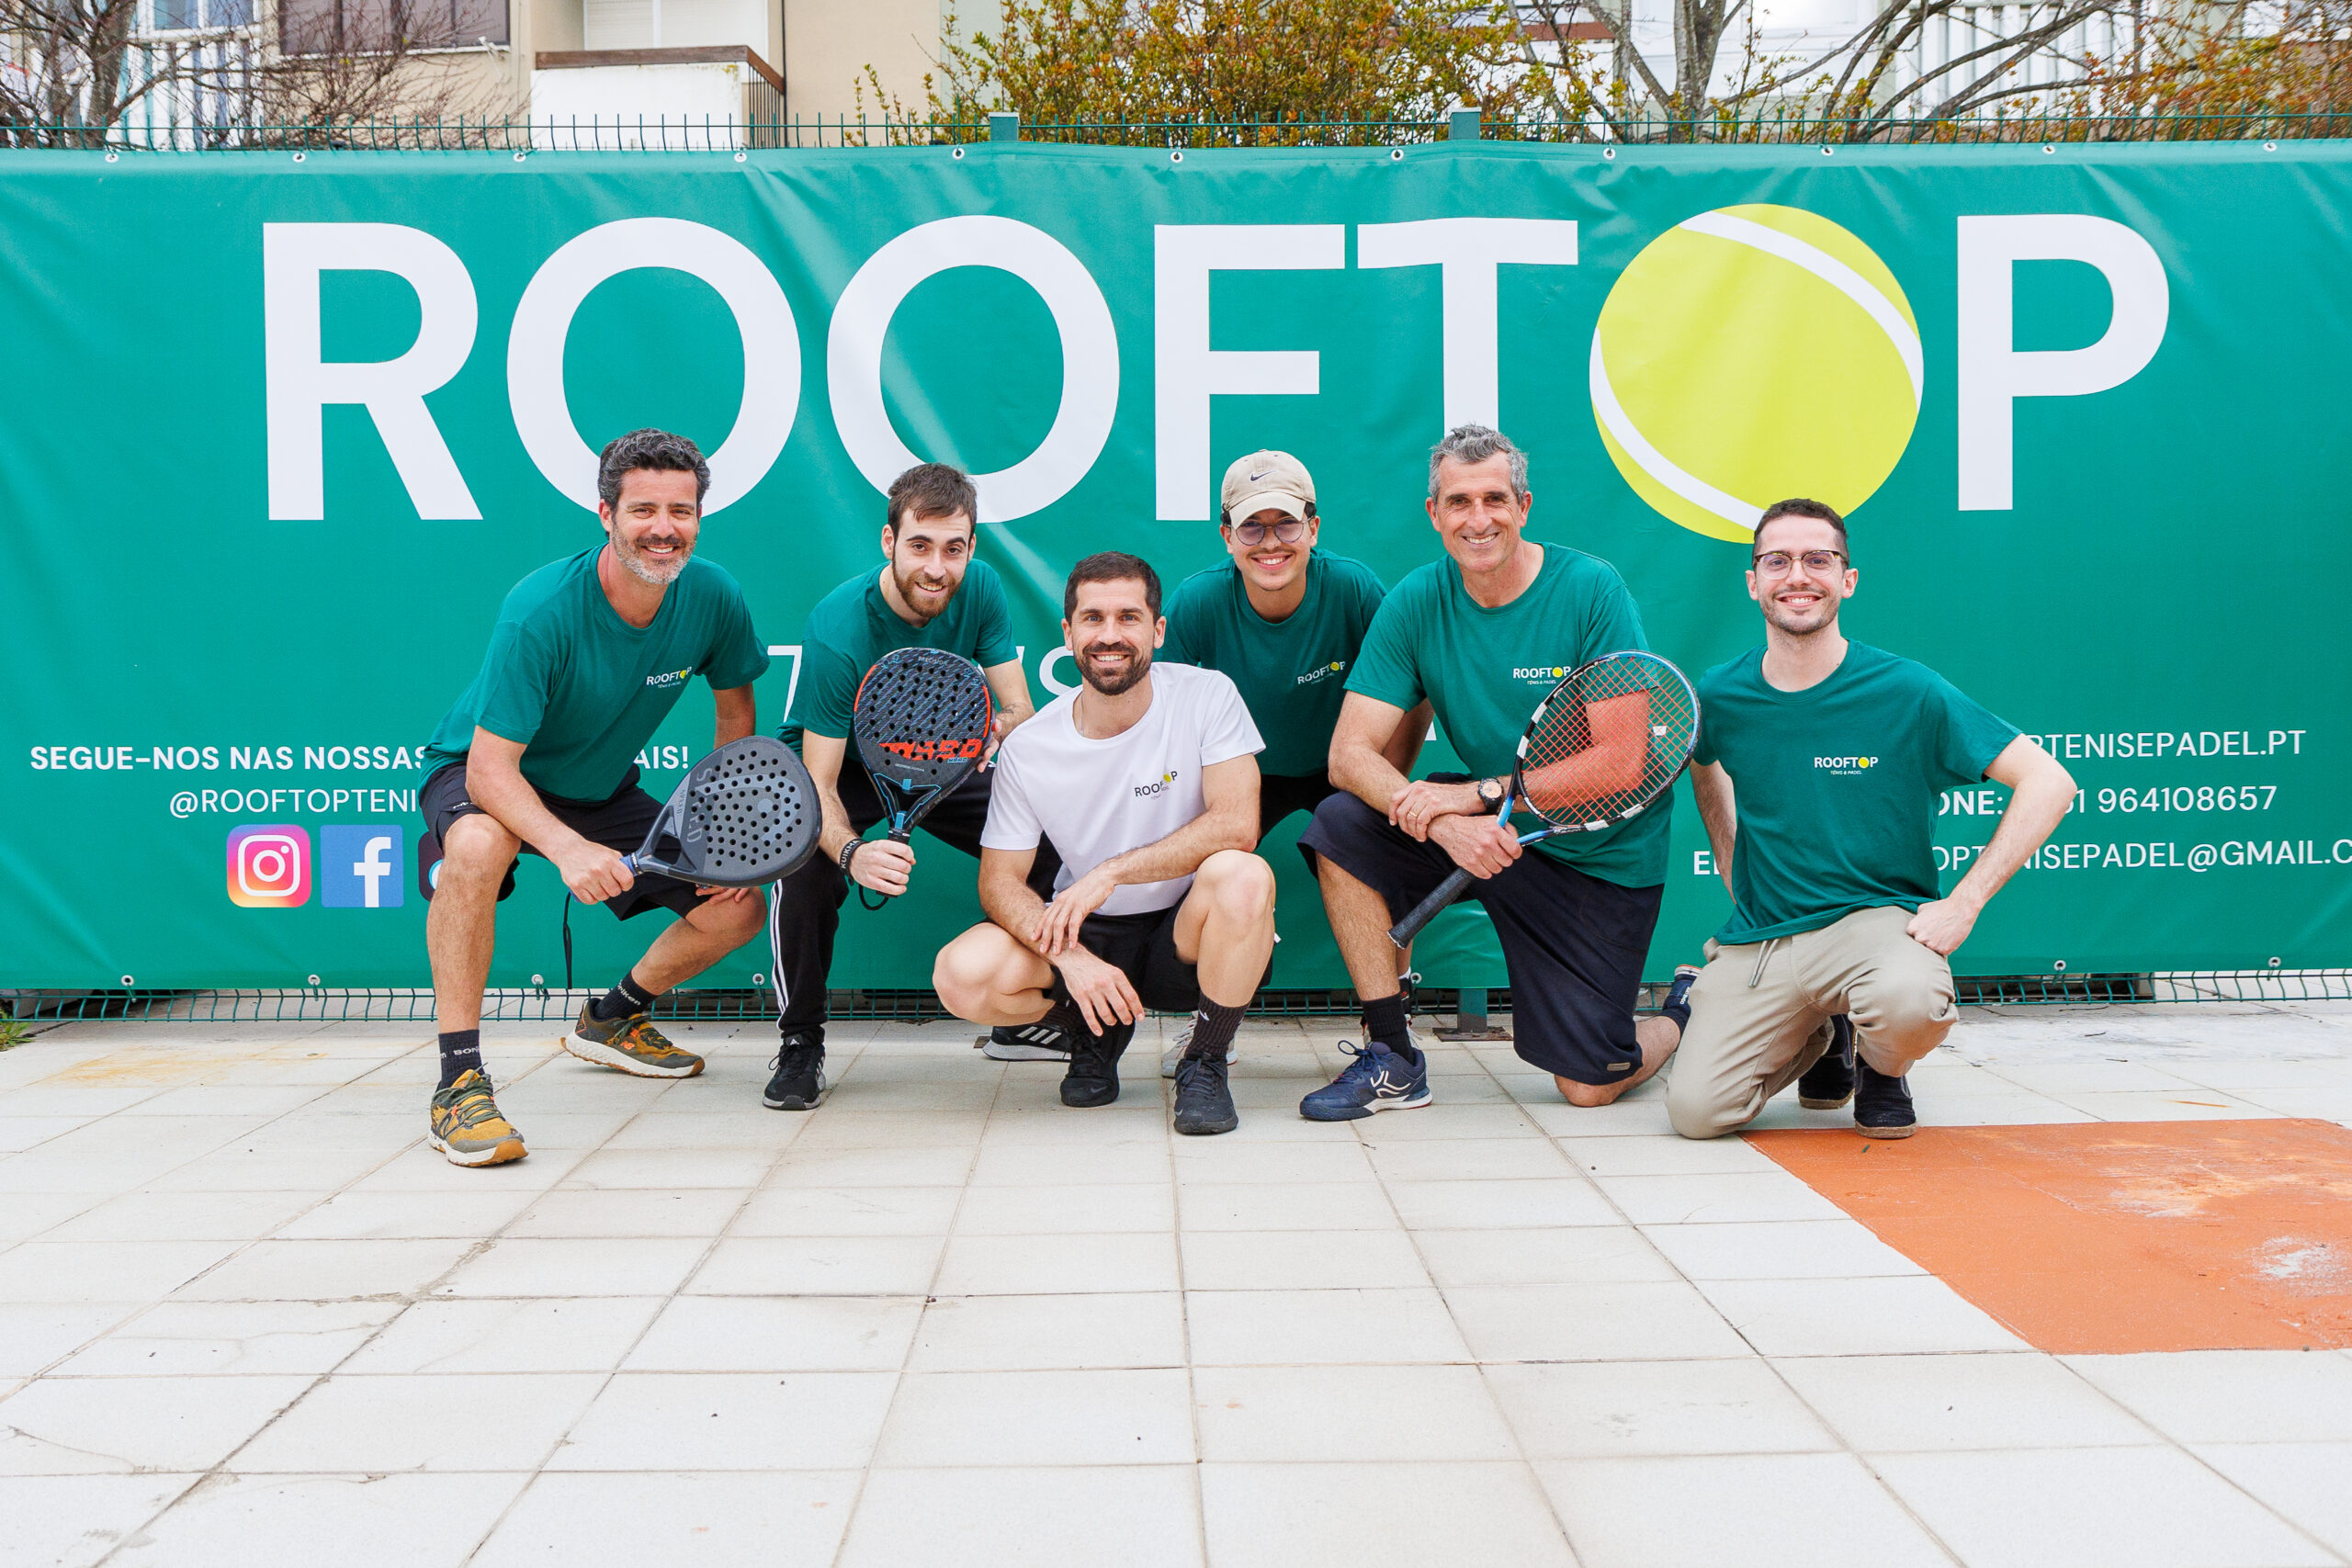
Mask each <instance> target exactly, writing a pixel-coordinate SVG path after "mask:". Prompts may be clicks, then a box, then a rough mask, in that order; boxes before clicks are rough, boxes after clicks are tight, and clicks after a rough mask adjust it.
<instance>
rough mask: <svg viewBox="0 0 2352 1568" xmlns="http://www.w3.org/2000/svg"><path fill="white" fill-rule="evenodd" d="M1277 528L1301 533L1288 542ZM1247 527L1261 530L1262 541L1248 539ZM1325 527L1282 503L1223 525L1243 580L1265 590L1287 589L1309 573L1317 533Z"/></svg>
mask: <svg viewBox="0 0 2352 1568" xmlns="http://www.w3.org/2000/svg"><path fill="white" fill-rule="evenodd" d="M1277 529H1281V530H1283V532H1289V531H1291V530H1293V529H1295V530H1297V531H1298V537H1297V538H1296V539H1295V540H1293V541H1292V542H1290V543H1289V544H1284V543H1283V541H1282V539H1281V538H1280V537H1279V536H1277V534H1276V532H1275V531H1276V530H1277ZM1245 531H1247V532H1249V533H1254V534H1257V535H1258V536H1259V539H1258V542H1257V543H1256V544H1254V545H1253V544H1250V543H1249V542H1248V541H1247V540H1245V539H1244V538H1243V537H1242V535H1243V533H1244V532H1245ZM1321 531H1322V525H1321V523H1320V522H1319V521H1318V520H1317V519H1316V518H1313V517H1306V518H1299V517H1294V516H1292V515H1291V514H1290V513H1287V512H1284V511H1283V509H1282V508H1281V507H1279V506H1268V507H1262V508H1261V509H1260V510H1258V511H1256V512H1253V513H1250V515H1249V516H1247V517H1238V518H1236V519H1234V521H1233V522H1231V523H1227V524H1226V525H1224V527H1223V533H1224V535H1225V549H1226V553H1227V555H1229V556H1231V557H1232V558H1233V564H1234V565H1236V566H1238V567H1239V568H1240V569H1241V579H1242V581H1244V582H1247V583H1248V584H1249V585H1250V587H1252V588H1254V589H1256V590H1257V591H1258V592H1261V593H1280V592H1283V591H1284V590H1286V589H1288V588H1289V587H1290V586H1291V585H1292V584H1293V583H1295V582H1296V581H1298V580H1299V579H1300V578H1301V577H1303V576H1305V575H1306V558H1307V557H1309V556H1311V555H1313V554H1314V553H1315V539H1316V536H1317V534H1319V533H1320V532H1321Z"/></svg>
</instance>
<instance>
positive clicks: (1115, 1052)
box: [1062, 1023, 1136, 1108]
mask: <svg viewBox="0 0 2352 1568" xmlns="http://www.w3.org/2000/svg"><path fill="white" fill-rule="evenodd" d="M1135 1035H1136V1026H1135V1025H1134V1024H1132V1023H1114V1024H1113V1025H1111V1027H1110V1028H1108V1029H1106V1030H1104V1031H1103V1032H1102V1033H1100V1034H1097V1033H1095V1032H1093V1031H1091V1030H1081V1031H1080V1032H1078V1033H1076V1034H1075V1035H1073V1036H1072V1037H1071V1039H1070V1052H1069V1072H1067V1073H1065V1074H1063V1075H1062V1103H1063V1104H1064V1105H1075V1106H1079V1107H1081V1108H1084V1107H1090V1106H1096V1105H1108V1104H1110V1103H1111V1102H1112V1101H1113V1100H1116V1099H1118V1098H1119V1058H1120V1057H1121V1056H1123V1055H1125V1054H1126V1049H1127V1042H1128V1041H1130V1040H1132V1039H1134V1038H1135Z"/></svg>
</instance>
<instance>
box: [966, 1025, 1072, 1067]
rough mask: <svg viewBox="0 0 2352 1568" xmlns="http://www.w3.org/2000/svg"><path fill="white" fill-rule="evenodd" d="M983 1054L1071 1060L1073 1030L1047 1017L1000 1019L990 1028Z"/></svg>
mask: <svg viewBox="0 0 2352 1568" xmlns="http://www.w3.org/2000/svg"><path fill="white" fill-rule="evenodd" d="M980 1055H983V1056H986V1057H988V1058H989V1060H990V1061H992V1062H1067V1061H1069V1032H1067V1031H1066V1030H1063V1029H1060V1028H1058V1027H1057V1026H1056V1025H1054V1024H1050V1023H1047V1022H1046V1021H1045V1020H1043V1019H1039V1020H1038V1021H1036V1022H1035V1023H1000V1024H998V1025H997V1026H996V1027H995V1028H994V1029H991V1030H989V1037H988V1039H987V1040H986V1041H984V1042H982V1043H981V1045H980Z"/></svg>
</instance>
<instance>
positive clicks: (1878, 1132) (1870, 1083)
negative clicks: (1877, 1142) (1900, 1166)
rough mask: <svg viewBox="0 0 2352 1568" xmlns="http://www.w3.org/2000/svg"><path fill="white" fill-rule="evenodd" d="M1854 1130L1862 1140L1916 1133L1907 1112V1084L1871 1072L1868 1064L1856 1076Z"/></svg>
mask: <svg viewBox="0 0 2352 1568" xmlns="http://www.w3.org/2000/svg"><path fill="white" fill-rule="evenodd" d="M1856 1077H1857V1079H1858V1082H1857V1083H1856V1085H1855V1088H1854V1131H1855V1132H1857V1133H1860V1134H1861V1135H1862V1136H1863V1137H1865V1138H1907V1137H1909V1136H1910V1135H1911V1134H1914V1133H1916V1132H1917V1131H1918V1130H1919V1118H1918V1117H1917V1116H1916V1115H1914V1114H1913V1113H1912V1111H1911V1084H1910V1080H1909V1079H1907V1078H1891V1077H1887V1076H1886V1075H1885V1074H1884V1073H1882V1072H1877V1071H1874V1070H1873V1069H1872V1068H1871V1065H1870V1064H1869V1063H1868V1062H1864V1063H1862V1064H1861V1065H1860V1069H1859V1070H1858V1072H1857V1073H1856Z"/></svg>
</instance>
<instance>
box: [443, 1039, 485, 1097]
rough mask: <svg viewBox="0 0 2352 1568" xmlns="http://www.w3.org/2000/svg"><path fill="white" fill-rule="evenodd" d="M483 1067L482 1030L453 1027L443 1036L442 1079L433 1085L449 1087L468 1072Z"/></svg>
mask: <svg viewBox="0 0 2352 1568" xmlns="http://www.w3.org/2000/svg"><path fill="white" fill-rule="evenodd" d="M480 1070H481V1030H479V1029H452V1030H448V1031H446V1032H443V1034H442V1036H441V1081H440V1082H439V1083H437V1084H435V1085H434V1086H433V1087H434V1088H435V1089H447V1088H448V1087H449V1086H450V1085H451V1084H453V1083H456V1082H457V1081H458V1079H459V1078H461V1077H465V1076H466V1075H467V1074H468V1073H471V1072H479V1071H480Z"/></svg>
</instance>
